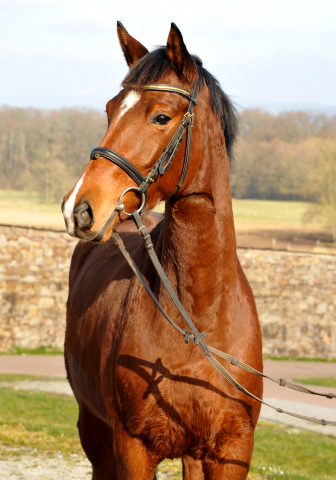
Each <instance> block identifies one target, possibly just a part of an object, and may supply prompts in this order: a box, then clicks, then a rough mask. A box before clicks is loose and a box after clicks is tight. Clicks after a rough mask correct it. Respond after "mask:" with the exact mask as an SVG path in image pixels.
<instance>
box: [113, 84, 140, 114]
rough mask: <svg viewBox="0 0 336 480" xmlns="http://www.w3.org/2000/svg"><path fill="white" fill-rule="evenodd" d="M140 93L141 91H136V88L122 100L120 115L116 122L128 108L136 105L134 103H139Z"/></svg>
mask: <svg viewBox="0 0 336 480" xmlns="http://www.w3.org/2000/svg"><path fill="white" fill-rule="evenodd" d="M140 97H141V95H140V93H139V92H135V91H134V90H131V91H130V92H129V93H128V94H127V95H126V97H125V98H124V100H123V101H122V102H121V105H120V112H119V116H118V118H117V120H116V122H117V121H118V120H119V119H120V118H121V117H122V116H123V115H124V114H125V113H126V112H127V110H129V109H130V108H132V107H134V105H135V104H136V103H138V101H139V100H140Z"/></svg>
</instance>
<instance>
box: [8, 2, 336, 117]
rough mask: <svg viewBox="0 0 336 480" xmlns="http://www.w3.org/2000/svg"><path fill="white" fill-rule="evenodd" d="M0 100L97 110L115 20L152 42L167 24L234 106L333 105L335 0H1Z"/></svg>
mask: <svg viewBox="0 0 336 480" xmlns="http://www.w3.org/2000/svg"><path fill="white" fill-rule="evenodd" d="M0 19H1V23H0V24H1V29H0V65H1V67H0V72H1V73H0V105H4V104H6V105H10V106H32V107H43V108H60V107H70V106H88V107H94V108H97V109H99V110H102V111H103V110H104V109H105V103H106V102H107V100H108V99H109V98H111V97H113V96H114V95H115V94H116V93H117V92H118V90H119V85H120V82H121V80H122V78H123V76H124V75H125V73H126V71H127V67H126V64H125V61H124V58H123V55H122V53H121V49H120V46H119V43H118V38H117V34H116V21H117V20H120V21H121V22H122V23H123V24H124V25H125V27H126V28H127V30H128V31H129V33H130V34H131V35H132V36H134V37H135V38H137V39H138V40H139V41H140V42H141V43H143V44H144V45H145V46H146V47H147V48H149V49H152V48H154V47H155V46H156V45H161V44H165V43H166V41H167V36H168V32H169V28H170V22H171V21H174V22H175V23H176V24H177V26H178V27H179V28H180V30H181V32H182V34H183V37H184V40H185V43H186V45H187V48H188V50H189V51H190V52H191V53H197V54H198V55H199V56H200V57H201V58H202V60H203V63H204V65H205V67H206V68H207V69H208V70H209V71H210V72H211V73H213V74H214V75H215V76H216V77H217V78H218V79H219V80H220V82H221V85H222V87H223V89H224V90H225V92H226V93H228V94H229V95H230V96H231V97H232V99H233V100H234V101H235V102H236V103H237V104H238V105H240V106H242V107H245V106H258V105H259V106H262V107H270V108H272V105H273V106H276V105H280V106H281V107H286V105H287V106H289V107H291V108H293V106H295V105H297V106H298V108H301V107H302V106H307V107H309V106H310V107H314V106H316V108H317V109H318V108H320V107H321V106H325V107H329V108H331V107H335V110H336V87H335V85H336V0H319V1H316V0H314V1H312V0H291V1H290V0H281V1H278V0H231V1H225V0H217V1H215V0H202V1H201V0H191V1H189V2H182V1H181V0H169V1H162V0H156V1H152V0H150V1H146V0H143V1H135V0H118V1H115V0H33V1H30V0H0Z"/></svg>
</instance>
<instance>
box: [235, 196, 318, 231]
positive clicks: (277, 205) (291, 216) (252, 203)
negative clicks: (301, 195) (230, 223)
mask: <svg viewBox="0 0 336 480" xmlns="http://www.w3.org/2000/svg"><path fill="white" fill-rule="evenodd" d="M232 205H233V214H234V218H235V221H236V222H249V223H251V222H252V223H264V224H267V225H269V224H273V225H274V224H277V225H286V226H293V227H294V226H296V227H297V226H302V225H303V221H302V218H303V215H304V213H305V212H306V210H307V209H308V207H309V206H310V204H309V203H306V202H281V201H275V200H235V199H233V200H232Z"/></svg>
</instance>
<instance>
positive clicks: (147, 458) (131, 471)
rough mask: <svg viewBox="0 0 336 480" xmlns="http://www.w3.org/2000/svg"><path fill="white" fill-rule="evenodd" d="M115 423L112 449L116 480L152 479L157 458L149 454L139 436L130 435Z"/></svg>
mask: <svg viewBox="0 0 336 480" xmlns="http://www.w3.org/2000/svg"><path fill="white" fill-rule="evenodd" d="M116 423H117V422H115V424H114V434H115V444H114V451H115V460H116V466H117V473H118V476H117V478H118V480H153V479H154V478H155V469H156V467H157V465H158V463H159V461H158V459H157V458H156V457H155V456H154V455H153V454H149V452H148V451H147V449H146V447H145V445H144V443H143V442H142V441H141V440H140V439H139V438H136V437H132V436H131V435H129V434H128V433H127V432H126V431H125V430H124V428H123V427H122V425H121V424H119V425H117V424H116Z"/></svg>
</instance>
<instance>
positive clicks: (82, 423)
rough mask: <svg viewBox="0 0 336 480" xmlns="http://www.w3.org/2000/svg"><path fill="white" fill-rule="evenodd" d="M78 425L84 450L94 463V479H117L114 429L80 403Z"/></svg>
mask: <svg viewBox="0 0 336 480" xmlns="http://www.w3.org/2000/svg"><path fill="white" fill-rule="evenodd" d="M77 427H78V432H79V437H80V440H81V444H82V447H83V450H84V452H85V453H86V456H87V457H88V459H89V460H90V462H91V464H92V472H93V474H92V480H112V479H113V480H114V479H115V480H117V479H118V476H117V468H116V462H115V456H114V447H113V446H114V436H113V431H112V429H111V428H110V427H109V426H108V425H107V424H106V423H105V422H103V421H102V420H100V419H99V418H97V417H96V416H95V415H94V414H93V413H92V412H91V410H89V409H88V408H87V407H86V405H79V417H78V423H77Z"/></svg>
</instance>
